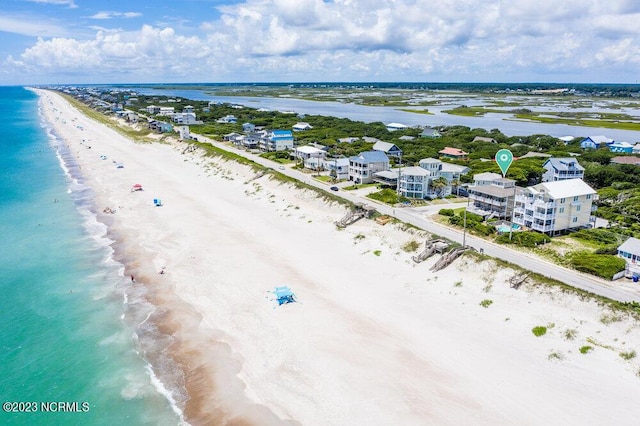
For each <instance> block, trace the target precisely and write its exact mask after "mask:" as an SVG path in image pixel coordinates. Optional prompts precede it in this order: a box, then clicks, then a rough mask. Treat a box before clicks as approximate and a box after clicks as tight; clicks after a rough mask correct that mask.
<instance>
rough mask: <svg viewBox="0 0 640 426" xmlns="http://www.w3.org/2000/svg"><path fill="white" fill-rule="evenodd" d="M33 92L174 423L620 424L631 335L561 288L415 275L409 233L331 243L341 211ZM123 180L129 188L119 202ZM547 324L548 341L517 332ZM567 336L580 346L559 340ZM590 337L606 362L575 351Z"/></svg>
mask: <svg viewBox="0 0 640 426" xmlns="http://www.w3.org/2000/svg"><path fill="white" fill-rule="evenodd" d="M37 93H38V94H39V95H40V96H41V100H42V101H43V102H44V100H45V99H50V100H53V101H55V105H56V108H57V109H58V111H59V112H60V114H61V115H62V116H64V117H66V118H65V119H64V120H66V122H65V123H63V122H61V121H60V120H56V119H55V117H54V115H53V111H52V110H51V109H50V108H49V105H44V107H45V108H44V109H45V110H48V113H49V115H48V117H49V121H50V122H51V124H52V126H54V127H55V128H56V129H57V131H58V133H59V134H60V137H61V139H62V141H64V143H66V144H69V146H70V149H71V152H72V153H74V155H75V156H77V157H78V163H79V164H80V167H81V172H82V174H83V176H85V178H86V179H87V185H89V186H90V187H92V188H93V189H94V192H95V200H96V209H97V211H98V212H99V213H98V218H99V220H100V221H104V219H105V218H108V222H112V223H108V227H109V233H110V234H109V235H110V238H112V239H114V240H115V241H116V243H115V244H114V250H116V251H117V253H116V255H115V256H117V258H118V259H120V260H121V261H122V262H123V264H124V265H125V276H127V275H129V274H133V275H135V277H136V281H138V282H140V283H143V284H144V285H145V286H146V288H147V289H148V292H147V298H148V300H149V301H150V302H151V303H152V304H153V305H154V306H155V307H156V311H155V312H154V315H153V317H152V320H153V322H155V323H156V324H157V325H158V330H159V332H160V333H161V335H163V336H174V337H175V340H174V341H172V342H171V343H170V344H169V345H168V350H169V351H170V354H171V358H172V359H173V361H174V362H176V363H177V364H178V365H180V366H181V369H182V371H183V374H184V380H185V383H184V385H185V387H186V389H187V394H188V397H186V396H185V397H186V398H188V399H187V400H186V401H184V405H185V406H184V410H183V413H184V416H185V419H186V421H187V422H189V423H191V424H205V423H211V422H219V423H241V424H254V423H255V424H280V423H302V424H347V423H354V422H355V423H371V424H389V423H402V424H420V423H423V424H424V423H429V422H431V423H438V424H459V423H460V422H465V421H466V422H468V421H470V420H473V421H475V422H479V423H491V424H509V423H513V422H519V423H524V424H536V423H538V422H539V421H540V422H543V421H544V420H551V419H564V420H565V421H568V423H571V421H569V420H572V419H573V420H574V421H576V422H579V421H580V420H582V421H587V420H591V421H593V420H594V419H595V420H597V419H603V420H604V419H608V420H612V419H615V420H616V421H617V422H618V424H632V421H633V420H634V417H633V409H632V408H631V407H632V404H633V402H632V397H631V396H630V395H633V393H634V392H638V391H640V379H639V378H638V377H636V376H635V371H634V370H637V369H638V365H637V364H638V363H637V360H635V359H632V360H631V361H627V362H622V360H621V359H620V356H619V355H618V352H620V351H622V350H623V349H624V350H626V348H629V350H633V348H637V349H638V350H640V338H639V337H637V336H634V335H633V333H632V331H636V334H637V330H638V323H637V321H632V320H630V319H620V320H619V321H613V322H612V323H609V324H604V323H602V322H598V316H599V315H601V312H600V308H599V307H598V306H597V304H596V303H593V302H580V301H578V300H577V297H575V296H573V297H572V296H571V295H563V294H562V292H561V291H554V290H551V289H546V288H543V289H542V290H541V289H540V288H539V287H536V286H534V285H531V286H526V287H525V288H524V289H523V290H520V291H513V290H512V289H510V288H508V284H506V285H505V283H506V281H507V280H508V277H509V274H510V273H511V272H509V271H508V270H506V269H500V268H496V267H494V266H492V262H491V261H485V262H476V261H474V260H473V259H467V258H462V260H459V261H456V262H455V263H454V265H452V266H450V267H449V268H447V269H446V270H443V271H440V272H438V273H430V272H429V269H428V268H429V266H430V265H431V264H432V263H433V261H434V259H430V260H429V261H428V262H424V263H422V264H419V265H415V264H413V263H411V261H410V260H408V259H409V257H410V255H409V254H407V253H405V252H403V251H402V249H401V247H402V245H403V244H404V243H406V242H408V241H411V240H417V241H422V240H424V237H425V235H424V234H423V233H421V232H418V231H413V232H414V233H413V234H410V233H407V232H405V231H402V230H401V229H399V228H397V227H389V226H387V227H381V226H380V225H376V224H375V223H372V221H360V222H357V223H356V224H354V225H352V226H350V227H349V228H347V229H346V230H344V231H337V230H336V228H335V226H334V225H333V221H334V220H336V219H339V218H340V216H342V214H343V212H344V209H343V208H341V207H338V206H335V205H332V204H328V203H326V202H324V201H322V200H320V199H318V198H316V197H315V194H312V193H307V192H305V191H301V190H296V189H293V188H291V187H289V186H288V185H287V184H282V183H279V182H274V181H268V180H266V178H263V179H259V180H257V181H253V182H251V183H248V184H245V183H244V182H245V181H246V180H247V179H246V178H247V177H250V176H252V175H253V173H250V172H249V171H248V168H247V167H246V166H242V165H239V164H234V163H232V162H228V161H224V160H220V159H215V158H211V159H208V158H203V157H201V156H200V155H199V154H198V153H189V154H187V155H184V154H182V155H181V154H180V151H181V150H180V147H181V146H183V145H180V144H179V143H177V142H176V143H175V146H174V145H173V143H172V145H168V144H152V145H146V144H134V143H133V142H131V141H127V140H126V139H125V138H124V137H122V136H120V135H117V134H116V133H115V132H114V131H112V130H110V129H108V128H106V127H105V126H103V125H101V124H98V123H95V122H93V121H92V120H90V119H88V118H87V117H85V116H83V115H82V114H81V113H79V112H77V111H76V110H75V109H74V108H73V107H71V106H70V105H69V104H67V103H66V101H64V100H63V99H62V98H61V97H60V96H59V95H58V94H56V93H53V92H45V91H41V90H38V91H37ZM75 122H78V123H80V122H81V123H82V129H79V128H77V127H75V125H74V123H75ZM89 134H91V136H90V137H86V136H87V135H89ZM82 137H85V139H91V140H89V141H88V142H86V143H82V142H81V139H82ZM88 144H90V145H91V148H87V145H88ZM103 154H104V155H106V156H107V159H106V160H101V159H100V158H99V156H100V155H103ZM115 160H118V161H123V162H124V166H125V167H124V169H120V170H116V168H115V167H114V166H113V164H112V163H111V162H112V161H115ZM133 183H141V184H142V185H143V186H144V191H142V192H141V193H132V192H130V187H131V185H132V184H133ZM155 197H160V198H162V199H163V202H164V204H165V205H164V206H162V207H154V206H153V204H152V202H151V200H152V198H155ZM102 206H104V207H114V208H115V209H116V213H115V214H113V215H105V214H102V213H100V212H101V211H102ZM103 223H105V222H103ZM360 235H362V236H363V237H361V238H360V237H359V236H360ZM376 251H380V252H381V254H379V255H376V254H375V252H376ZM163 267H166V268H167V269H166V273H165V274H163V275H159V274H158V271H160V270H161V268H163ZM458 282H459V283H460V285H459V286H458V285H457V283H458ZM283 284H284V285H290V286H291V288H292V290H293V291H294V292H296V294H297V295H298V297H299V303H296V304H293V305H284V306H282V307H278V308H276V307H275V306H274V305H273V303H272V301H270V300H269V298H268V296H269V293H268V292H269V291H271V290H273V288H274V287H275V286H277V285H283ZM487 288H488V289H487ZM486 289H487V290H486ZM483 299H491V300H492V301H493V302H494V303H493V305H494V306H491V307H488V308H484V307H481V306H479V302H480V301H481V300H483ZM532 301H533V302H535V303H533V304H532ZM506 318H508V320H507V319H506ZM551 323H553V324H554V326H553V327H548V328H549V335H548V336H547V337H546V339H545V338H543V339H539V340H537V339H538V338H536V337H533V336H532V335H531V332H530V330H531V328H532V327H533V326H536V325H547V326H548V325H550V324H551ZM585 324H586V325H585ZM572 328H575V329H576V330H579V331H578V332H577V333H578V335H579V336H580V339H581V340H578V341H576V342H571V341H568V340H566V339H563V338H562V334H563V333H562V332H563V331H565V330H569V329H572ZM592 335H593V336H597V338H598V339H599V341H602V342H603V343H602V344H603V345H606V346H612V347H614V346H615V348H616V351H615V352H614V351H612V350H607V349H605V348H604V347H596V348H595V349H594V351H593V352H594V353H593V354H587V355H583V354H581V353H579V352H578V348H579V347H580V345H579V343H580V344H583V343H584V342H585V341H587V340H586V339H587V338H588V337H591V336H592ZM614 339H615V340H614ZM623 339H624V341H625V343H624V344H622V343H621V342H622V341H623ZM616 342H617V343H616ZM576 352H578V353H576ZM554 353H561V354H562V356H563V359H562V360H557V361H556V360H552V359H551V358H548V357H549V356H551V355H552V354H554ZM516 361H517V362H516ZM520 363H522V365H520ZM155 368H158V366H155ZM159 373H160V374H158V372H156V375H158V377H159V378H160V379H161V380H163V382H164V381H166V379H167V377H166V376H163V374H162V371H160V372H159ZM515 377H517V379H514V378H515ZM596 384H597V386H598V389H591V388H590V386H594V387H595V386H596ZM165 385H166V382H165ZM579 385H582V386H580V387H578V386H579ZM585 386H586V387H587V388H588V389H586V390H585V389H584V387H585ZM531 388H532V389H531ZM548 389H550V391H549V392H546V390H548ZM604 390H608V391H609V394H608V395H607V396H604V397H603V396H601V395H600V393H601V392H603V391H604ZM574 392H581V393H579V394H574ZM547 393H548V394H547ZM541 394H543V395H541ZM605 400H606V401H607V404H608V406H606V407H605V406H602V407H600V406H599V405H598V404H597V402H600V401H602V402H604V401H605ZM559 403H562V404H559ZM558 405H561V407H557V406H558ZM556 407H557V408H556ZM579 407H587V408H579ZM579 410H582V411H579ZM562 411H565V412H564V413H563V412H562ZM612 412H613V414H612Z"/></svg>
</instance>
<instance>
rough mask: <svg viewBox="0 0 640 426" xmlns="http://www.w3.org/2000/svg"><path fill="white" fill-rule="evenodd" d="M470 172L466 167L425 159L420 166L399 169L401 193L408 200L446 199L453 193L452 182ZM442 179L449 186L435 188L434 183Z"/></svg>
mask: <svg viewBox="0 0 640 426" xmlns="http://www.w3.org/2000/svg"><path fill="white" fill-rule="evenodd" d="M394 170H395V169H394ZM469 170H470V169H469V168H468V167H466V166H458V165H457V164H451V163H445V162H443V161H441V160H438V159H437V158H423V159H422V160H420V162H419V166H412V167H402V168H400V169H398V171H399V177H398V185H400V187H399V191H400V194H401V195H403V196H404V197H407V198H418V199H426V198H429V199H433V198H438V197H446V196H447V195H450V194H451V192H452V182H453V181H458V180H459V179H460V176H461V175H463V174H466V173H468V172H469ZM440 178H444V179H445V180H446V182H447V185H446V186H445V187H442V188H434V186H433V185H432V183H433V181H434V180H436V179H440Z"/></svg>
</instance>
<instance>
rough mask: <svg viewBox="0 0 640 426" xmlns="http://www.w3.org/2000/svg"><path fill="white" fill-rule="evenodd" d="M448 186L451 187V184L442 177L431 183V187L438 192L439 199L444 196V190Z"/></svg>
mask: <svg viewBox="0 0 640 426" xmlns="http://www.w3.org/2000/svg"><path fill="white" fill-rule="evenodd" d="M447 186H449V182H447V179H445V178H444V177H442V176H441V177H439V178H438V179H434V180H432V181H431V187H432V188H433V189H434V190H435V191H436V194H438V197H440V196H442V190H443V189H444V188H446V187H447Z"/></svg>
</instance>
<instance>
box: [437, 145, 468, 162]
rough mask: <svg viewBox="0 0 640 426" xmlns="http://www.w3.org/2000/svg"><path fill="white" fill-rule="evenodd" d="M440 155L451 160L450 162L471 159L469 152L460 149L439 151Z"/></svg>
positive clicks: (449, 148) (448, 148) (446, 148)
mask: <svg viewBox="0 0 640 426" xmlns="http://www.w3.org/2000/svg"><path fill="white" fill-rule="evenodd" d="M438 154H440V156H441V157H442V158H445V159H450V160H468V159H469V153H468V152H464V151H463V150H461V149H458V148H451V147H449V146H447V147H445V148H444V149H441V150H440V151H438Z"/></svg>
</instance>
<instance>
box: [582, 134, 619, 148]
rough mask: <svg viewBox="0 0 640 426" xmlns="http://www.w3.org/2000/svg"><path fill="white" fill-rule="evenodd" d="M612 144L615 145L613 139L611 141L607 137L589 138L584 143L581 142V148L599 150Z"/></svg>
mask: <svg viewBox="0 0 640 426" xmlns="http://www.w3.org/2000/svg"><path fill="white" fill-rule="evenodd" d="M612 143H613V139H609V138H608V137H606V136H587V137H586V138H584V139H583V140H582V142H580V148H582V149H597V148H600V147H602V146H605V145H609V144H612Z"/></svg>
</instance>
